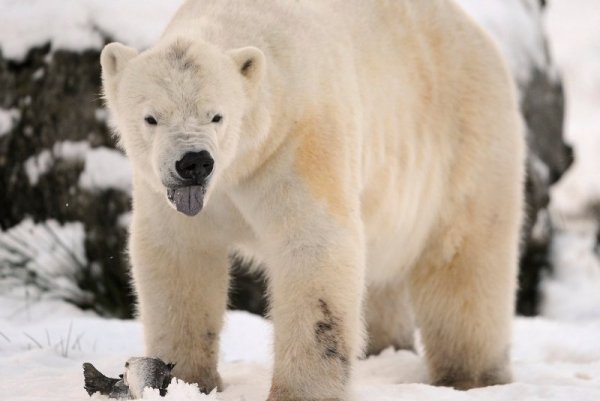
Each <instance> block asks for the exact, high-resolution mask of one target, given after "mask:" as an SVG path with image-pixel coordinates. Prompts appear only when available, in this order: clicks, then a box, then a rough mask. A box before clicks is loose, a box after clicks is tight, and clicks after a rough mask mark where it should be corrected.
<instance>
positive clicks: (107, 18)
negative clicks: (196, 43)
mask: <svg viewBox="0 0 600 401" xmlns="http://www.w3.org/2000/svg"><path fill="white" fill-rule="evenodd" d="M181 2H182V1H181V0H171V1H164V0H128V1H119V0H62V1H61V2H60V5H59V4H57V3H56V2H53V1H48V0H20V1H14V0H0V10H2V12H1V13H0V50H1V51H2V54H3V56H4V57H5V58H9V59H15V60H22V59H23V58H24V57H25V56H26V54H27V52H28V51H29V49H31V48H32V47H36V46H41V45H44V44H46V43H48V42H50V43H51V44H52V48H53V49H54V50H56V49H65V50H74V51H79V50H86V49H90V48H94V49H98V48H100V47H101V46H102V45H103V44H104V40H105V38H111V39H114V40H117V41H122V42H125V43H128V44H129V45H131V46H136V47H138V48H145V47H148V46H150V45H151V44H152V43H153V42H154V41H155V40H156V39H157V38H158V37H159V35H160V33H161V32H162V30H163V29H164V27H165V25H166V23H167V22H168V21H169V19H170V17H171V16H172V15H173V14H174V13H175V11H176V10H177V8H178V7H179V5H180V4H181Z"/></svg>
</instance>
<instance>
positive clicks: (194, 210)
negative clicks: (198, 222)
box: [167, 185, 204, 216]
mask: <svg viewBox="0 0 600 401" xmlns="http://www.w3.org/2000/svg"><path fill="white" fill-rule="evenodd" d="M167 196H168V197H169V200H170V201H171V202H172V203H173V204H174V205H175V208H177V211H178V212H181V213H183V214H186V215H188V216H195V215H197V214H198V212H200V210H202V206H203V204H204V187H202V186H200V185H191V186H189V187H181V188H176V189H169V190H168V191H167Z"/></svg>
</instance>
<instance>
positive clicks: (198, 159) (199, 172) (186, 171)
mask: <svg viewBox="0 0 600 401" xmlns="http://www.w3.org/2000/svg"><path fill="white" fill-rule="evenodd" d="M214 165H215V161H214V159H213V158H212V156H211V155H210V153H208V152H207V151H206V150H202V151H200V152H188V153H186V154H184V155H183V157H182V158H181V160H178V161H176V162H175V171H177V174H179V177H181V178H182V179H183V180H185V182H186V183H188V182H189V183H190V184H192V185H204V181H205V180H206V178H207V177H208V176H209V175H210V173H212V171H213V167H214Z"/></svg>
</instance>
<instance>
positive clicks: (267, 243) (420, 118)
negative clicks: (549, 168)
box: [101, 0, 524, 401]
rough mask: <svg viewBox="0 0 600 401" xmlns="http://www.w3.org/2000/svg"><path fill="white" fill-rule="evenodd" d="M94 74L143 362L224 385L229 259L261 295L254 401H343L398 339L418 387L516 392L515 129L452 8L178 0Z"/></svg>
mask: <svg viewBox="0 0 600 401" xmlns="http://www.w3.org/2000/svg"><path fill="white" fill-rule="evenodd" d="M101 64H102V78H103V86H104V93H105V97H106V100H107V104H108V107H109V109H110V110H111V114H112V116H113V120H114V125H115V127H116V130H117V131H118V137H119V140H120V142H121V144H122V146H123V147H124V149H125V151H126V153H127V155H128V157H129V158H130V159H131V161H132V164H133V218H132V223H131V235H130V240H129V251H130V256H131V262H132V276H133V284H134V287H135V290H136V293H137V297H138V300H139V315H140V318H141V321H142V323H143V326H144V335H145V344H146V352H147V354H148V355H149V356H155V357H160V358H163V359H164V360H166V361H168V362H173V363H176V366H175V369H174V374H175V375H176V376H178V377H180V378H182V379H183V380H186V381H190V382H195V383H198V384H199V386H200V388H201V389H202V390H203V391H210V390H212V389H213V388H215V387H217V388H219V389H222V388H223V383H222V381H221V378H220V376H219V373H218V371H217V361H218V354H219V351H218V345H219V331H220V330H221V327H222V325H223V315H224V311H225V307H226V304H227V299H226V298H227V292H228V277H229V274H228V269H229V265H230V263H229V259H228V258H229V256H230V255H231V254H232V253H238V254H241V255H244V256H245V257H248V258H253V259H255V260H257V261H259V262H260V265H261V266H263V268H264V270H265V273H266V275H267V277H268V281H269V292H270V302H271V309H270V316H271V318H272V320H273V323H274V358H275V360H274V366H273V377H272V385H271V390H270V395H269V400H271V401H284V400H342V399H347V397H348V390H349V387H350V378H351V372H352V366H353V361H354V360H355V359H356V358H357V357H359V356H360V355H361V354H362V352H364V349H365V348H366V349H367V351H368V352H369V353H377V352H379V351H381V350H382V349H384V348H386V347H388V346H394V347H396V348H406V349H410V348H412V346H413V329H414V327H415V325H416V326H417V327H418V328H419V329H420V333H421V335H422V340H423V343H424V345H425V357H426V360H427V364H428V368H429V372H430V376H431V377H430V379H431V382H432V383H433V384H437V385H445V386H453V387H455V388H459V389H468V388H472V387H477V386H486V385H493V384H499V383H506V382H508V381H510V380H511V373H510V362H509V345H510V344H509V343H510V337H511V320H512V315H513V306H514V305H513V304H514V295H515V281H516V270H517V256H518V255H517V253H518V243H519V226H520V221H521V214H522V210H521V209H522V203H523V200H522V198H523V196H522V183H523V160H524V144H523V139H522V138H523V134H522V126H521V125H522V124H521V121H520V117H519V112H518V107H517V101H516V99H515V91H514V88H513V86H512V83H511V79H510V77H509V75H508V73H507V69H506V67H505V65H504V63H503V61H502V59H501V57H500V56H499V53H498V51H497V49H496V47H495V46H494V45H493V44H492V43H491V41H490V39H489V38H488V37H487V36H486V35H485V34H484V33H483V32H482V31H481V29H480V28H479V27H478V26H476V24H475V23H474V22H473V21H472V20H471V19H470V18H469V17H467V16H466V15H465V13H464V12H463V11H462V10H461V9H460V8H459V7H458V6H457V5H456V4H455V3H454V2H453V1H451V0H422V1H413V0H398V1H388V0H374V1H362V0H344V1H327V2H325V1H321V0H301V1H293V0H273V1H243V0H190V1H187V2H186V3H185V4H184V5H183V6H182V7H181V8H180V9H179V11H178V12H177V14H176V15H175V17H174V18H173V20H172V21H171V23H170V24H169V26H168V27H167V29H166V31H165V32H164V34H163V35H162V37H161V38H160V40H159V41H158V43H157V44H156V45H155V46H154V47H152V48H150V49H148V50H146V51H143V52H141V53H138V52H137V51H136V50H134V49H132V48H129V47H126V46H124V45H121V44H118V43H112V44H109V45H107V46H106V47H105V48H104V50H103V51H102V55H101ZM413 318H414V323H413ZM363 327H364V328H365V329H363ZM240 335H243V333H240ZM365 343H366V346H365Z"/></svg>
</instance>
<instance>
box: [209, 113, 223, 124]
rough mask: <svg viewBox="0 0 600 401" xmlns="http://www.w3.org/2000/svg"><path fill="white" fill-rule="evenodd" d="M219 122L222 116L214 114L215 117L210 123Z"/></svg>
mask: <svg viewBox="0 0 600 401" xmlns="http://www.w3.org/2000/svg"><path fill="white" fill-rule="evenodd" d="M221 120H223V116H222V115H220V114H215V116H214V117H213V118H212V120H211V122H213V123H220V122H221Z"/></svg>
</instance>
